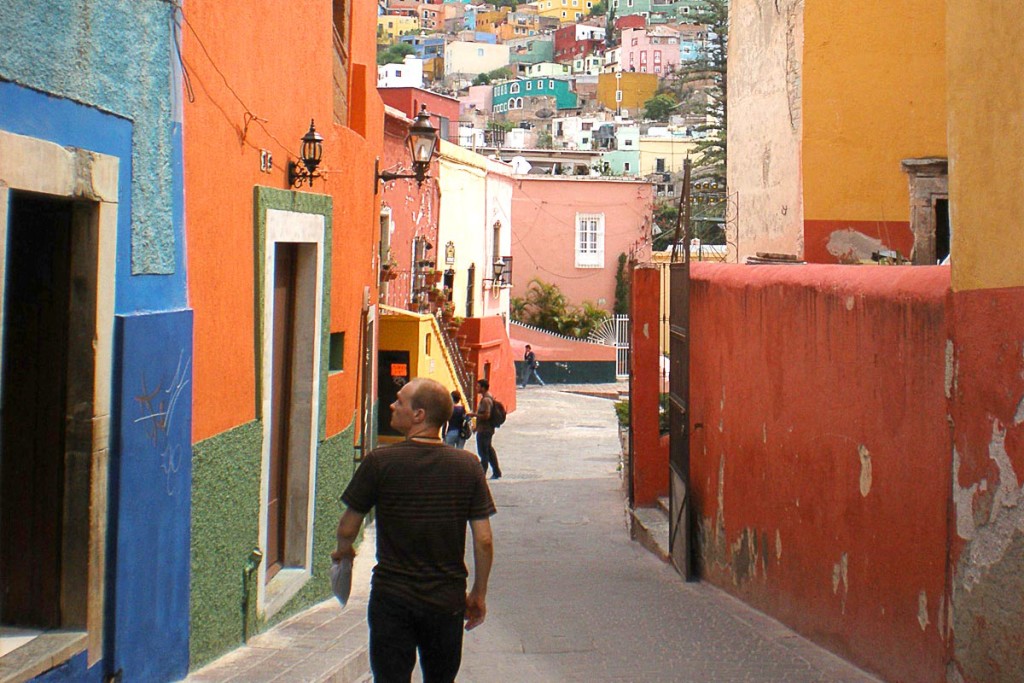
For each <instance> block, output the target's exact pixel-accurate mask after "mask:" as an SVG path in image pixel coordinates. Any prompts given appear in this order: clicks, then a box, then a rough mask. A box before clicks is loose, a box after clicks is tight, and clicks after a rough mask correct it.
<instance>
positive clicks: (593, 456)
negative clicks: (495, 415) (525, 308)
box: [193, 387, 875, 683]
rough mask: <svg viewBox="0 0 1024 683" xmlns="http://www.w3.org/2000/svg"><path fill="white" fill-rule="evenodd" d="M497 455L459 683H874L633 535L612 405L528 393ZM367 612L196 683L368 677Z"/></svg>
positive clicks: (242, 654)
mask: <svg viewBox="0 0 1024 683" xmlns="http://www.w3.org/2000/svg"><path fill="white" fill-rule="evenodd" d="M603 393H614V387H605V388H604V390H603ZM495 448H496V449H497V450H498V454H499V457H500V461H501V467H502V470H503V473H504V475H505V476H504V477H503V479H501V480H500V481H497V482H493V486H492V491H493V494H494V497H495V500H496V502H497V504H498V510H499V512H498V514H497V515H496V516H495V517H494V519H493V525H494V530H495V555H496V559H495V567H494V571H493V575H492V580H491V586H490V591H489V596H488V598H489V599H488V617H487V621H486V623H485V624H484V625H483V626H481V627H480V628H478V629H476V630H474V631H473V632H471V633H469V634H467V636H466V640H465V648H464V650H465V655H464V658H463V666H462V671H461V673H460V676H459V681H460V682H461V683H494V682H498V683H504V682H512V683H515V682H519V681H523V682H530V683H544V682H551V683H557V682H561V681H587V682H598V681H609V682H610V681H617V682H629V681H635V682H646V681H677V682H681V683H682V682H690V681H692V682H694V683H696V682H700V683H711V682H718V681H721V682H727V683H732V682H734V681H737V682H738V681H758V682H760V681H763V682H765V683H768V682H770V683H778V682H781V681H793V682H798V683H819V682H820V683H825V682H828V683H838V682H844V683H861V682H864V683H868V682H870V681H874V680H875V679H873V678H871V677H869V676H866V675H865V674H863V673H862V672H860V671H858V670H857V669H855V668H853V667H851V666H850V665H848V664H846V663H845V662H843V661H842V660H840V659H838V658H836V657H834V656H832V655H831V654H829V653H828V652H826V651H824V650H822V649H820V648H818V647H816V646H815V645H813V644H811V643H810V642H809V641H807V640H804V639H803V638H801V637H799V636H798V635H796V634H795V633H793V632H792V631H789V630H788V629H786V628H784V627H782V626H781V625H780V624H778V623H777V622H775V621H773V620H771V619H769V618H767V617H765V616H763V615H761V614H759V613H757V612H755V611H753V610H751V609H749V608H747V607H746V606H745V605H743V604H742V603H740V602H738V601H736V600H734V599H733V598H731V597H730V596H728V595H726V594H725V593H722V592H721V591H718V590H716V589H714V588H712V587H711V586H709V585H707V584H688V583H685V582H683V581H682V580H681V579H680V578H679V576H678V575H677V574H676V573H675V571H674V570H673V569H672V568H671V567H669V566H668V565H666V564H664V563H663V562H661V561H660V560H658V559H657V558H655V557H654V556H653V555H651V554H650V553H648V552H647V551H645V550H644V549H642V548H641V547H640V546H639V545H638V544H636V543H634V542H632V541H630V540H629V537H628V533H627V531H626V524H625V515H624V508H623V494H622V485H621V480H620V478H619V475H618V472H617V467H618V462H619V460H618V452H619V450H618V449H619V446H618V440H617V436H616V431H615V422H614V413H613V411H612V404H611V401H609V400H607V399H604V398H594V397H590V396H582V395H579V394H576V393H566V392H564V391H560V390H559V389H558V388H551V387H545V388H538V387H530V388H529V389H527V390H525V391H521V392H520V394H519V410H517V411H516V412H515V413H514V414H512V415H510V416H509V418H508V422H507V424H506V425H505V426H504V427H502V428H501V429H500V430H499V431H498V433H497V436H496V437H495ZM368 555H369V553H363V555H362V557H363V558H366V557H367V556H368ZM470 566H472V564H471V563H470ZM361 571H363V572H364V573H365V565H364V567H363V569H361ZM364 604H365V594H364V595H362V596H359V597H357V598H356V599H355V602H354V604H352V605H350V607H349V608H346V610H344V611H342V610H340V609H339V608H338V607H337V605H336V604H332V603H330V602H328V603H325V605H321V606H319V607H316V608H314V609H313V610H310V611H309V612H306V613H303V614H302V615H298V616H297V617H296V618H294V619H293V620H291V621H290V622H288V623H286V624H284V625H282V626H279V627H277V628H276V629H273V630H272V631H270V632H268V633H267V634H264V635H262V636H260V637H258V638H256V639H253V640H252V641H250V642H251V644H252V647H250V648H245V649H243V650H241V651H238V652H236V653H234V654H232V655H229V658H230V660H229V661H231V668H230V670H232V671H233V672H234V673H231V675H230V676H228V677H218V676H223V675H224V674H225V673H226V671H225V670H220V669H217V667H218V666H219V665H221V663H222V661H223V660H219V661H218V662H217V663H215V664H214V665H213V667H210V668H208V669H207V670H204V671H202V672H199V673H198V674H197V675H195V676H194V677H193V680H196V681H223V680H238V681H241V680H246V681H271V680H281V681H284V680H292V681H294V680H334V681H360V680H368V679H366V678H365V669H363V670H362V671H361V672H360V674H359V675H357V674H356V673H355V672H354V671H347V670H346V671H344V672H342V671H339V670H338V664H339V660H340V658H341V657H342V656H343V655H342V653H341V652H340V650H339V648H340V647H342V646H343V645H342V644H343V643H344V644H346V645H347V646H350V647H351V645H350V644H351V643H352V642H354V641H355V640H358V638H359V637H361V638H365V624H363V623H361V619H359V617H361V614H362V612H360V611H358V610H364V609H365V607H364ZM345 619H349V620H355V621H359V622H360V623H358V624H355V625H351V624H348V622H346V621H345ZM346 624H348V625H346ZM275 632H279V633H275ZM304 637H305V638H306V639H305V640H303V638H304ZM289 639H291V640H289ZM362 645H363V647H365V641H363V643H362ZM297 651H298V654H297ZM349 656H350V657H354V656H355V655H352V654H351V653H349ZM358 656H359V657H362V658H365V650H363V651H362V652H361V654H359V655H358ZM257 657H258V658H259V663H258V664H251V662H254V661H256V659H255V658H257ZM317 660H319V661H320V662H321V667H322V672H321V673H319V674H318V673H317V672H316V671H315V670H314V668H315V667H314V665H313V663H314V662H315V661H317ZM360 661H365V659H361V660H360ZM218 672H219V673H218ZM243 672H244V673H243ZM415 680H419V678H418V676H417V678H416V679H415Z"/></svg>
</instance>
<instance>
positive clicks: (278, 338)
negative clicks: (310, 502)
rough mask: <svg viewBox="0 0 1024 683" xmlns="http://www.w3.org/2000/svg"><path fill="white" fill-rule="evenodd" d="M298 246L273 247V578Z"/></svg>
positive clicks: (281, 530)
mask: <svg viewBox="0 0 1024 683" xmlns="http://www.w3.org/2000/svg"><path fill="white" fill-rule="evenodd" d="M297 262H298V245H297V244H292V243H288V242H278V243H276V244H275V247H274V331H273V334H274V337H273V341H272V344H273V359H272V362H273V365H272V370H271V372H272V374H271V380H270V381H271V385H270V386H271V387H272V389H271V399H270V400H271V406H270V472H269V475H268V480H269V481H268V499H267V574H266V580H267V581H270V579H272V578H274V576H275V575H276V574H277V572H279V571H280V570H281V568H282V567H283V566H284V562H285V531H286V528H287V511H288V451H289V446H290V444H289V435H290V433H291V429H290V419H289V418H290V416H291V412H292V411H291V404H292V391H291V388H292V373H293V368H292V364H293V359H294V357H295V308H296V294H297V285H296V278H297V267H296V266H297Z"/></svg>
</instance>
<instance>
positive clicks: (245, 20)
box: [182, 0, 383, 441]
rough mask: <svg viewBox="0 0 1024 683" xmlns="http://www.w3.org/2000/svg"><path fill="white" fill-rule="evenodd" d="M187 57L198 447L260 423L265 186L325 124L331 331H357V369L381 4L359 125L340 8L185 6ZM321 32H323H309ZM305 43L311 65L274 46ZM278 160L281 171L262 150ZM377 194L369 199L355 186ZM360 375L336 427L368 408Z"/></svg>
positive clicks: (362, 62)
mask: <svg viewBox="0 0 1024 683" xmlns="http://www.w3.org/2000/svg"><path fill="white" fill-rule="evenodd" d="M184 13H185V16H186V18H187V20H188V25H187V27H186V28H185V29H183V30H182V41H183V55H184V61H185V64H186V67H187V71H188V74H189V77H190V81H191V85H192V91H193V93H194V96H195V97H194V101H191V102H189V101H185V103H184V105H183V107H184V178H185V226H186V235H187V242H188V249H187V252H188V284H189V303H190V304H191V306H192V307H193V309H194V310H195V332H194V335H195V345H194V348H195V358H194V374H193V378H194V390H193V392H194V393H193V398H194V412H193V432H192V437H193V441H200V440H202V439H205V438H207V437H210V436H213V435H215V434H219V433H221V432H224V431H226V430H228V429H231V428H233V427H236V426H238V425H241V424H245V423H247V422H250V421H252V420H253V419H255V418H256V417H257V415H256V400H255V393H256V377H255V371H254V367H255V336H256V335H255V330H256V323H255V308H256V307H255V306H254V302H255V276H254V266H253V253H254V248H255V244H254V235H255V228H254V215H253V213H254V207H253V187H254V186H256V185H263V186H269V187H275V188H279V189H282V190H284V189H288V181H287V167H288V161H289V159H296V158H297V153H298V151H299V148H300V142H299V138H301V136H302V135H303V134H305V132H306V130H307V129H308V128H309V120H310V119H311V118H313V119H315V120H316V124H317V130H318V131H319V132H320V133H321V135H323V137H324V156H323V162H322V165H321V169H322V171H323V172H325V174H326V177H325V179H324V180H317V181H316V184H315V185H314V187H313V189H312V190H309V188H308V186H303V188H302V190H301V191H312V192H316V193H325V194H330V195H332V196H333V198H334V216H333V222H334V232H333V240H334V242H333V250H332V253H333V262H332V264H331V316H330V330H331V332H338V331H345V332H346V334H347V336H348V338H349V339H350V340H352V341H353V343H350V344H346V345H345V346H346V349H345V354H346V357H345V367H346V368H356V367H358V366H359V348H358V346H359V345H358V344H357V343H355V340H357V339H358V338H359V327H360V313H361V310H362V303H363V287H364V285H368V284H372V283H374V282H375V281H376V273H375V264H374V261H373V258H372V257H373V253H374V251H375V248H376V239H377V230H376V229H375V227H374V226H376V225H377V223H378V221H377V214H378V209H377V200H376V199H375V198H374V196H373V193H372V191H371V188H372V183H373V162H374V158H375V157H377V156H378V155H379V154H380V148H381V139H382V137H383V106H382V105H381V102H380V98H379V97H377V95H376V87H375V86H376V68H375V67H374V68H371V69H367V68H366V66H367V65H374V64H375V55H376V45H375V26H376V14H375V11H374V7H373V6H371V5H368V4H365V3H354V4H353V8H352V19H351V38H350V59H351V70H350V88H349V93H348V99H349V103H350V110H349V121H348V124H349V125H336V124H334V123H332V121H333V94H332V93H333V90H332V89H333V80H332V63H333V62H332V60H333V48H332V29H331V27H332V24H333V18H332V12H331V4H330V3H287V4H278V5H273V6H269V5H266V4H265V3H257V2H241V3H222V2H213V1H211V0H196V1H195V2H189V3H187V7H185V9H184ZM311 27H313V30H311ZM280 36H287V37H291V38H296V39H297V38H299V37H301V44H302V49H303V57H302V60H301V65H298V63H297V62H296V61H295V60H289V59H281V58H280V55H279V54H278V53H275V52H273V51H268V50H267V49H266V45H267V43H268V41H272V40H277V39H278V38H279V37H280ZM262 149H266V150H269V151H270V152H271V153H272V154H273V168H272V170H271V171H270V172H269V173H264V172H261V170H260V152H261V150H262ZM352 188H365V190H366V191H365V192H352V191H351V189H352ZM358 390H359V387H358V378H357V373H356V372H349V371H346V372H340V373H334V374H332V375H331V376H330V378H329V379H328V401H327V411H328V413H327V414H328V418H327V429H328V434H336V433H337V432H338V431H340V430H341V429H343V428H344V427H345V426H347V425H348V424H349V423H350V422H351V420H352V415H353V413H354V412H356V411H355V409H356V407H357V406H358V394H357V392H358Z"/></svg>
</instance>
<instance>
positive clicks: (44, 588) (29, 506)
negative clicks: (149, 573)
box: [0, 192, 74, 628]
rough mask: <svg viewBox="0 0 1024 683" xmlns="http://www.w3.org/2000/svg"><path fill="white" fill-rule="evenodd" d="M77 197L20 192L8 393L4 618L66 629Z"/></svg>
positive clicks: (9, 298)
mask: <svg viewBox="0 0 1024 683" xmlns="http://www.w3.org/2000/svg"><path fill="white" fill-rule="evenodd" d="M73 208H74V205H73V203H72V202H71V201H70V200H65V199H58V198H51V197H45V196H42V195H34V194H28V193H19V192H12V193H11V195H10V213H9V227H8V233H7V258H6V292H5V295H4V324H3V329H4V334H3V380H2V381H3V388H2V392H0V402H2V405H0V410H2V421H0V429H2V436H0V601H2V602H0V619H2V622H3V623H4V624H11V625H19V626H31V627H37V628H56V627H59V626H60V625H61V619H62V614H61V548H62V539H63V531H64V530H63V517H64V502H65V501H64V498H65V495H64V494H65V487H64V477H65V466H64V461H65V445H66V443H65V440H66V435H65V434H66V421H67V396H68V378H67V368H68V351H69V346H68V339H69V330H68V327H69V296H70V281H71V248H72V241H71V235H72V219H73Z"/></svg>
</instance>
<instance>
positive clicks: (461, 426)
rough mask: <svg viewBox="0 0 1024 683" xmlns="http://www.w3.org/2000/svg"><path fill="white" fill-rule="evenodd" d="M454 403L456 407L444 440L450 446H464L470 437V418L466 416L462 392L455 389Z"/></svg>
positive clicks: (453, 393)
mask: <svg viewBox="0 0 1024 683" xmlns="http://www.w3.org/2000/svg"><path fill="white" fill-rule="evenodd" d="M452 403H453V404H454V408H453V409H452V416H451V419H449V420H448V426H447V427H446V428H445V431H444V442H445V443H446V444H448V445H449V446H455V447H456V448H464V447H465V446H466V441H467V440H468V439H469V418H468V417H467V416H466V406H464V405H462V394H460V393H459V392H457V391H453V392H452Z"/></svg>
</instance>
